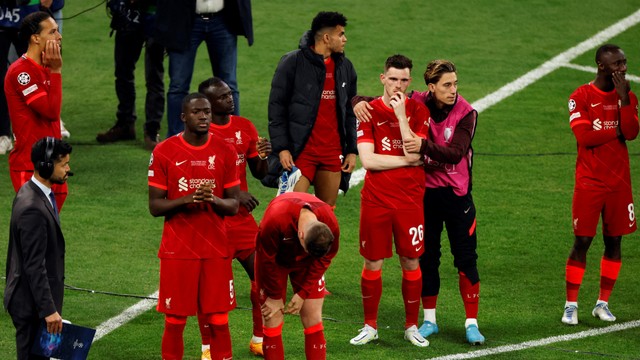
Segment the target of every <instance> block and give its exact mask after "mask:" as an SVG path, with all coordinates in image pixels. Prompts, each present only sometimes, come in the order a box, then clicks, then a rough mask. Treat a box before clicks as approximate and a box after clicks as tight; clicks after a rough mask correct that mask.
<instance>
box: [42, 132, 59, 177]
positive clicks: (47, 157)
mask: <svg viewBox="0 0 640 360" xmlns="http://www.w3.org/2000/svg"><path fill="white" fill-rule="evenodd" d="M55 144H56V142H55V139H54V138H52V137H50V136H48V137H47V144H46V146H45V148H44V160H43V161H40V162H39V163H38V173H39V174H40V176H42V177H43V178H45V179H49V178H50V177H51V175H53V167H54V165H53V159H52V158H51V157H52V155H53V148H54V147H55Z"/></svg>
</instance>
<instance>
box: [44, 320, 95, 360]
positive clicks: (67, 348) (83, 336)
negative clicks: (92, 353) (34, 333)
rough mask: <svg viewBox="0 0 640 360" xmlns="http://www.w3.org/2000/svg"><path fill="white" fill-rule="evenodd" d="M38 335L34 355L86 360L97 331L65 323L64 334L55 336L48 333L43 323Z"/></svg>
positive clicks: (68, 359) (64, 359)
mask: <svg viewBox="0 0 640 360" xmlns="http://www.w3.org/2000/svg"><path fill="white" fill-rule="evenodd" d="M38 334H39V335H38V337H37V338H36V340H35V341H34V342H33V347H32V348H31V353H32V354H35V355H40V356H44V357H53V358H56V359H61V360H85V359H86V358H87V356H88V355H89V349H90V348H91V343H92V342H93V337H94V336H95V334H96V330H95V329H91V328H87V327H84V326H78V325H74V324H67V323H64V324H63V325H62V333H61V334H57V335H53V334H49V333H48V332H47V325H46V323H45V322H44V321H43V322H42V325H41V326H40V330H39V332H38Z"/></svg>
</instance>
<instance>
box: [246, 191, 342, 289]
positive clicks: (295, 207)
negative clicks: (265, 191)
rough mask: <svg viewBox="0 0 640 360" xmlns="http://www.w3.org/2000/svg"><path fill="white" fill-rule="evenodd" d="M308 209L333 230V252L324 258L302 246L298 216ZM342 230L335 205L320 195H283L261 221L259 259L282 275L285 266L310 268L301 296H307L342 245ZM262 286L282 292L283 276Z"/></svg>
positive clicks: (268, 209) (271, 277)
mask: <svg viewBox="0 0 640 360" xmlns="http://www.w3.org/2000/svg"><path fill="white" fill-rule="evenodd" d="M303 207H304V208H307V209H309V210H311V211H313V213H314V214H315V215H316V216H317V218H318V221H320V222H323V223H325V224H327V226H328V227H329V229H330V230H331V232H332V233H333V237H334V239H333V244H332V245H331V250H330V251H329V253H328V254H327V255H325V256H323V257H321V258H313V257H311V256H309V254H307V252H306V251H305V250H304V248H302V245H300V240H299V239H298V219H299V217H300V210H302V208H303ZM339 238H340V230H339V228H338V220H337V219H336V216H335V214H334V213H333V208H332V207H331V206H329V205H328V204H326V203H325V202H323V201H322V200H320V199H318V198H317V197H315V196H313V195H311V194H307V193H298V192H295V193H294V192H289V193H285V194H282V195H280V196H278V197H276V198H275V199H273V200H272V201H271V203H270V204H269V206H268V207H267V209H266V210H265V212H264V217H263V218H262V221H260V229H259V230H258V238H257V241H256V259H261V268H262V269H264V270H265V271H266V273H268V274H279V273H281V272H280V270H281V268H284V269H302V270H306V275H305V277H304V278H305V280H304V284H301V287H302V289H303V290H302V292H301V294H300V296H301V297H302V298H306V297H307V295H308V294H309V291H310V289H312V288H313V286H315V285H316V284H318V282H319V281H320V279H321V278H322V276H323V275H324V273H325V272H326V271H327V268H329V265H330V264H331V259H333V257H334V256H336V253H337V252H338V248H339V246H340V241H339ZM264 278H265V279H264V283H263V284H262V285H261V286H262V287H263V288H264V289H266V290H268V291H267V292H268V293H269V294H280V293H282V292H283V290H284V289H280V288H279V287H280V286H281V285H279V284H280V282H279V281H278V280H279V279H277V278H274V277H273V276H265V277H264Z"/></svg>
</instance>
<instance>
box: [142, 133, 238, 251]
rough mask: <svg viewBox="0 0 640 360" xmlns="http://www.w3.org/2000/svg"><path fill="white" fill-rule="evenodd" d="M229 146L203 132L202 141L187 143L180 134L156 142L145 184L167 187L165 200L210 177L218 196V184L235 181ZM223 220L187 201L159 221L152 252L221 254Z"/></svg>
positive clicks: (207, 208) (206, 207)
mask: <svg viewBox="0 0 640 360" xmlns="http://www.w3.org/2000/svg"><path fill="white" fill-rule="evenodd" d="M237 158H238V157H237V156H236V153H235V151H234V149H233V148H232V147H231V146H229V145H227V144H225V143H224V142H222V141H220V139H219V138H217V137H214V136H209V140H207V143H206V144H204V145H202V146H198V147H196V146H193V145H190V144H188V143H187V142H186V141H185V140H184V139H183V138H182V133H180V134H178V135H175V136H172V137H170V138H168V139H167V140H165V141H163V142H161V143H160V144H158V146H156V148H155V149H154V150H153V153H152V154H151V161H150V162H149V186H153V187H156V188H158V189H162V190H166V191H167V199H176V198H179V197H182V196H185V195H187V194H192V193H193V192H195V191H196V189H197V188H198V187H199V186H200V184H202V183H205V182H210V183H211V184H212V185H211V187H212V189H213V194H214V195H215V196H217V197H220V198H222V197H224V189H227V188H230V187H233V186H237V185H240V180H238V174H237V170H236V159H237ZM229 255H230V254H229V253H228V242H227V236H226V231H225V227H224V219H223V217H221V216H220V215H218V214H217V213H216V212H215V211H213V209H212V207H211V206H210V205H209V204H204V203H197V204H189V205H187V206H185V207H184V208H181V209H180V210H179V211H177V212H176V213H175V214H172V215H168V216H166V217H165V220H164V229H163V231H162V243H161V244H160V250H159V251H158V257H159V258H164V259H206V258H212V257H227V256H229Z"/></svg>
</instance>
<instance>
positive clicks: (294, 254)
mask: <svg viewBox="0 0 640 360" xmlns="http://www.w3.org/2000/svg"><path fill="white" fill-rule="evenodd" d="M339 238H340V230H339V229H338V221H337V220H336V217H335V215H334V214H333V209H332V207H331V206H329V205H328V204H326V203H325V202H323V201H321V200H320V199H318V198H316V197H315V196H313V195H311V194H304V193H303V194H300V193H285V194H283V195H280V196H278V197H276V198H275V199H274V200H273V201H271V203H270V204H269V206H268V207H267V209H266V210H265V213H264V217H263V218H262V221H261V222H260V228H259V230H258V238H257V241H256V281H257V283H258V289H259V290H260V303H261V304H262V315H263V317H264V345H263V349H264V357H265V359H267V360H271V359H276V360H279V359H284V347H283V345H282V325H283V323H284V315H283V314H300V320H301V321H302V326H304V349H305V355H306V358H307V359H325V358H326V352H327V342H326V341H325V338H324V330H323V329H324V328H323V326H322V304H323V303H324V294H325V293H324V289H325V283H324V276H323V275H324V273H325V271H327V268H328V267H329V265H330V264H331V259H333V257H334V256H335V255H336V253H337V252H338V247H339ZM287 277H289V278H290V279H291V285H292V287H293V291H294V293H295V294H294V295H293V297H292V299H291V301H289V303H287V306H286V307H285V306H284V304H285V298H286V292H287Z"/></svg>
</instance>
